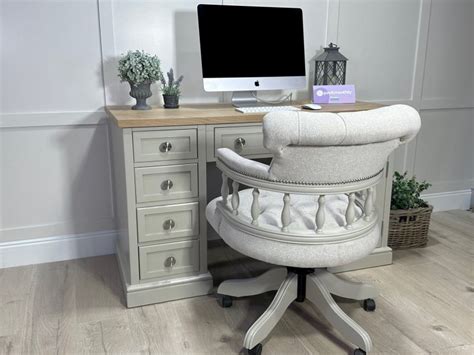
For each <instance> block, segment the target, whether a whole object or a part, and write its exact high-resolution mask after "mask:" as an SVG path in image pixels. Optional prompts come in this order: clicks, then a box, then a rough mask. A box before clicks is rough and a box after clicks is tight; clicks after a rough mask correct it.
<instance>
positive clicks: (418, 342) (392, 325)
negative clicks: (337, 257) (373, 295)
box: [0, 211, 474, 355]
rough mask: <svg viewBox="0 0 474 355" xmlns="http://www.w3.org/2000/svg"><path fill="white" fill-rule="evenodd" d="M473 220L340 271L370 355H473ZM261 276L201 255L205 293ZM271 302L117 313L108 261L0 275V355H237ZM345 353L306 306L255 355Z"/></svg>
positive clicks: (455, 216) (439, 221)
mask: <svg viewBox="0 0 474 355" xmlns="http://www.w3.org/2000/svg"><path fill="white" fill-rule="evenodd" d="M473 247H474V214H472V213H470V212H465V211H450V212H441V213H436V214H434V215H433V220H432V223H431V230H430V242H429V245H428V246H427V247H426V248H424V249H416V250H409V251H397V252H395V254H394V263H393V265H390V266H385V267H379V268H372V269H365V270H358V271H355V272H350V273H345V274H343V277H346V278H349V279H353V280H367V281H371V282H373V283H375V284H376V285H377V286H378V287H379V289H380V291H381V296H380V297H379V298H378V299H377V310H376V311H375V312H374V313H366V312H364V311H363V310H362V309H361V308H360V306H359V305H358V303H356V302H349V301H347V300H338V303H339V304H340V305H341V307H342V308H343V309H344V311H346V312H347V313H348V314H349V315H350V316H351V317H352V318H354V319H355V320H356V321H357V322H358V323H359V324H360V325H361V326H362V327H364V328H365V329H366V330H367V331H368V333H369V334H370V335H371V336H372V340H373V342H374V347H375V350H374V352H373V353H377V354H382V353H391V354H425V353H434V354H443V355H444V354H474V346H473V343H474V305H473V300H474V296H473V295H474V293H473V292H474V274H473V261H474V258H473V252H474V250H473ZM265 268H267V265H264V264H262V263H259V262H256V261H252V260H249V259H246V258H244V257H243V256H241V255H239V254H237V253H236V252H234V251H232V250H231V249H229V248H227V247H225V246H223V245H221V244H216V245H214V246H212V247H211V248H210V269H211V272H212V273H213V275H214V276H215V280H216V284H217V283H219V282H220V281H222V280H223V279H225V278H232V277H247V276H251V275H255V274H257V273H259V272H261V271H262V270H264V269H265ZM271 296H272V294H266V295H262V296H257V297H252V298H246V299H240V300H237V301H234V306H233V307H232V308H227V309H222V308H220V307H219V306H218V305H217V303H216V300H215V298H214V296H212V295H209V296H204V297H197V298H193V299H186V300H181V301H175V302H168V303H164V304H158V305H151V306H146V307H139V308H135V309H126V308H125V307H124V306H123V299H122V298H123V296H122V293H121V285H120V280H119V275H118V272H117V264H116V261H115V258H114V256H102V257H95V258H87V259H80V260H73V261H66V262H57V263H51V264H42V265H33V266H25V267H17V268H10V269H3V270H0V353H1V354H16V353H44V354H72V353H91V352H94V353H105V352H108V353H138V352H146V353H155V354H237V353H239V352H240V351H241V347H242V341H243V337H244V334H245V331H246V330H247V328H248V327H249V326H250V325H251V324H252V322H253V321H255V320H256V319H257V318H258V316H259V315H260V314H261V313H262V312H263V311H264V309H265V308H266V307H267V306H268V305H269V303H270V301H271ZM350 351H351V345H350V344H347V343H346V342H345V341H344V339H342V338H341V337H340V336H339V335H338V334H337V332H335V331H334V330H333V329H331V327H330V326H329V325H328V323H327V322H326V321H325V320H324V319H323V318H322V316H321V315H320V314H319V313H318V312H317V311H316V310H315V309H313V308H312V306H311V305H310V304H308V303H303V304H294V305H292V306H291V307H290V309H289V310H288V311H287V312H286V314H285V316H284V317H283V319H282V320H281V321H280V323H279V324H278V325H277V327H276V328H275V329H274V331H273V332H272V333H271V336H270V337H269V339H268V341H267V342H266V343H265V344H264V350H263V353H264V354H348V353H349V352H350Z"/></svg>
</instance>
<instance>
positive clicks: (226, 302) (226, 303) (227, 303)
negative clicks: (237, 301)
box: [217, 294, 232, 308]
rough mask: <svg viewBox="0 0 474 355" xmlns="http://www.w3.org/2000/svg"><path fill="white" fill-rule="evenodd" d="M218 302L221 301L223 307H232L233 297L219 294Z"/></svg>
mask: <svg viewBox="0 0 474 355" xmlns="http://www.w3.org/2000/svg"><path fill="white" fill-rule="evenodd" d="M217 302H219V304H220V306H221V307H222V308H229V307H232V297H231V296H227V295H220V294H218V295H217Z"/></svg>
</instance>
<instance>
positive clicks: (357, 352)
mask: <svg viewBox="0 0 474 355" xmlns="http://www.w3.org/2000/svg"><path fill="white" fill-rule="evenodd" d="M353 354H354V355H365V354H367V353H366V352H365V351H364V350H362V349H361V348H358V349H355V350H354V353H353Z"/></svg>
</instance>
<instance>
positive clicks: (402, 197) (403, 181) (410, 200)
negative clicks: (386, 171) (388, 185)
mask: <svg viewBox="0 0 474 355" xmlns="http://www.w3.org/2000/svg"><path fill="white" fill-rule="evenodd" d="M393 177H394V179H393V184H392V201H391V209H392V210H408V209H411V208H419V207H428V204H427V203H426V201H424V200H422V199H421V198H420V194H421V193H422V192H423V191H425V190H426V189H428V188H429V187H430V186H431V184H430V183H428V182H426V181H422V182H418V181H416V178H415V177H414V176H413V177H412V178H411V179H408V178H407V173H406V172H405V173H404V174H403V175H402V174H400V173H399V172H397V171H396V172H395V174H394V176H393Z"/></svg>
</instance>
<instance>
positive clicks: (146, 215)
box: [137, 202, 199, 243]
mask: <svg viewBox="0 0 474 355" xmlns="http://www.w3.org/2000/svg"><path fill="white" fill-rule="evenodd" d="M198 206H199V204H198V202H193V203H183V204H180V205H171V206H158V207H145V208H138V209H137V222H138V242H140V243H143V242H152V241H166V240H168V239H173V238H183V237H192V236H195V235H198V234H199V222H198V220H199V212H198V210H199V209H198Z"/></svg>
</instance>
